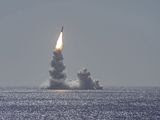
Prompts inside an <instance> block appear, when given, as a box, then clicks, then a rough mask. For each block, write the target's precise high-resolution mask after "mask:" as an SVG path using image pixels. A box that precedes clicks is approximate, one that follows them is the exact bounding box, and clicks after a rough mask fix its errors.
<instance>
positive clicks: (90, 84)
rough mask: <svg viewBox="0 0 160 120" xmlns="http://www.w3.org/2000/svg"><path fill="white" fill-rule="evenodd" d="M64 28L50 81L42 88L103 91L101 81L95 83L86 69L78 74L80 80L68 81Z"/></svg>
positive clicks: (59, 39)
mask: <svg viewBox="0 0 160 120" xmlns="http://www.w3.org/2000/svg"><path fill="white" fill-rule="evenodd" d="M62 50H63V27H62V30H61V33H60V35H59V38H58V40H57V44H56V47H55V49H54V51H53V58H52V61H51V69H50V70H49V74H50V79H49V81H48V83H47V82H46V83H44V84H43V85H42V86H41V87H42V88H48V89H102V87H101V86H100V85H99V81H94V80H93V79H92V78H91V77H90V72H88V71H87V69H86V68H84V69H83V70H81V71H80V72H78V74H77V77H78V80H71V81H69V80H68V81H67V80H66V74H65V72H64V70H65V65H64V63H63V55H62Z"/></svg>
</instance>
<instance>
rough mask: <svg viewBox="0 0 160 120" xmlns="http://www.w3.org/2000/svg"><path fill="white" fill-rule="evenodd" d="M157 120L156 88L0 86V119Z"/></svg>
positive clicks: (159, 96)
mask: <svg viewBox="0 0 160 120" xmlns="http://www.w3.org/2000/svg"><path fill="white" fill-rule="evenodd" d="M30 119H32V120H160V88H158V87H154V88H153V87H151V88H149V87H147V88H145V87H144V88H140V87H139V88H118V87H117V88H112V87H109V88H107V89H106V90H98V91H95V90H40V89H29V88H1V89H0V120H30Z"/></svg>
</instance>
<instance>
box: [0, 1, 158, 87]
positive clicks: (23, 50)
mask: <svg viewBox="0 0 160 120" xmlns="http://www.w3.org/2000/svg"><path fill="white" fill-rule="evenodd" d="M62 25H64V51H63V54H64V63H65V65H66V73H67V75H68V79H77V78H76V74H77V72H78V71H79V69H81V68H83V67H87V68H88V70H89V71H90V72H91V75H92V76H93V77H94V78H97V79H99V80H100V81H101V84H103V86H160V47H159V45H160V1H159V0H1V1H0V86H39V85H40V84H41V83H42V82H44V81H45V80H47V79H48V78H49V74H48V70H49V68H50V61H51V58H52V50H53V47H54V46H55V43H56V40H57V39H58V36H59V32H60V29H61V26H62Z"/></svg>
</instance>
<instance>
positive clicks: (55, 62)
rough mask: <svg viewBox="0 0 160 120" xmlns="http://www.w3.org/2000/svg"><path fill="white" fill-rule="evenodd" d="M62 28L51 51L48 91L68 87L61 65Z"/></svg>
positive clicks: (63, 68) (62, 65) (63, 67)
mask: <svg viewBox="0 0 160 120" xmlns="http://www.w3.org/2000/svg"><path fill="white" fill-rule="evenodd" d="M62 49H63V27H62V30H61V32H60V35H59V38H58V40H57V43H56V46H55V49H54V51H53V58H52V61H51V69H50V70H49V74H50V77H51V78H50V80H49V86H48V88H49V89H66V88H68V86H67V85H66V84H65V79H66V74H65V73H64V72H63V71H64V70H65V65H64V64H63V55H62Z"/></svg>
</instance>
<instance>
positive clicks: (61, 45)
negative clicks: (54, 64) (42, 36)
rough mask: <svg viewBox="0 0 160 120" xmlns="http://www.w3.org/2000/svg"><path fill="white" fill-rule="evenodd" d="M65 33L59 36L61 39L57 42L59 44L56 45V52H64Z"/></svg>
mask: <svg viewBox="0 0 160 120" xmlns="http://www.w3.org/2000/svg"><path fill="white" fill-rule="evenodd" d="M62 36H63V33H62V32H61V33H60V35H59V38H58V40H57V44H56V50H60V51H61V50H62V49H63V39H62Z"/></svg>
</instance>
